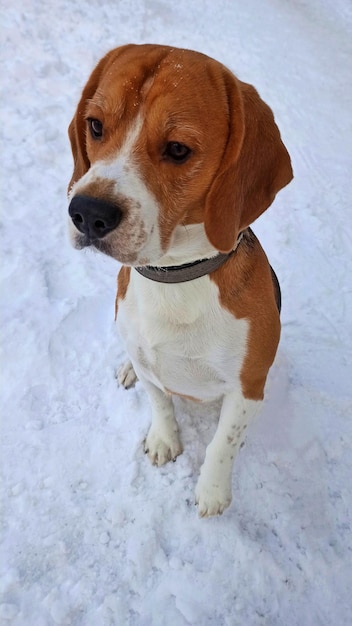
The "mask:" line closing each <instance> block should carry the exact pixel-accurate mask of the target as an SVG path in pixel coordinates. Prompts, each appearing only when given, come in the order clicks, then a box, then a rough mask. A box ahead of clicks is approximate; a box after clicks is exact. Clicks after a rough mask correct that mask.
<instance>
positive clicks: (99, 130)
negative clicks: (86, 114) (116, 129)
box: [88, 118, 103, 139]
mask: <svg viewBox="0 0 352 626" xmlns="http://www.w3.org/2000/svg"><path fill="white" fill-rule="evenodd" d="M88 124H89V130H90V134H91V135H92V137H93V139H101V137H102V136H103V125H102V123H101V122H99V120H95V119H93V118H89V120H88Z"/></svg>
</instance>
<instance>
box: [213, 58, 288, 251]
mask: <svg viewBox="0 0 352 626" xmlns="http://www.w3.org/2000/svg"><path fill="white" fill-rule="evenodd" d="M225 81H226V87H227V94H228V102H229V136H228V143H227V146H226V149H225V154H224V156H223V159H222V163H221V165H220V167H219V170H218V172H217V174H216V177H215V179H214V181H213V184H212V186H211V188H210V191H209V193H208V196H207V203H206V211H205V230H206V234H207V237H208V239H209V241H210V242H211V243H212V244H213V246H215V247H216V248H217V249H218V250H220V251H221V252H229V251H230V250H232V249H233V247H234V245H235V242H236V240H237V237H238V234H239V232H241V231H242V230H244V229H245V228H246V227H247V226H249V224H251V223H252V222H253V221H254V220H255V219H257V217H259V215H261V214H262V213H263V212H264V211H265V210H266V209H267V208H268V207H269V206H270V205H271V203H272V202H273V200H274V198H275V195H276V194H277V192H278V191H279V190H280V189H282V187H285V185H287V184H288V183H289V182H290V180H292V177H293V173H292V168H291V160H290V157H289V154H288V152H287V150H286V148H285V146H284V144H283V143H282V141H281V137H280V132H279V129H278V127H277V126H276V124H275V121H274V116H273V114H272V111H271V109H270V108H269V107H268V106H267V105H266V104H265V102H263V100H261V98H260V97H259V95H258V93H257V91H256V90H255V89H254V87H252V86H251V85H247V84H246V83H242V82H241V81H239V80H237V79H236V78H235V77H234V76H233V75H232V74H231V73H230V72H229V71H228V70H226V73H225Z"/></svg>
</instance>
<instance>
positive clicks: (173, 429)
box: [69, 44, 292, 517]
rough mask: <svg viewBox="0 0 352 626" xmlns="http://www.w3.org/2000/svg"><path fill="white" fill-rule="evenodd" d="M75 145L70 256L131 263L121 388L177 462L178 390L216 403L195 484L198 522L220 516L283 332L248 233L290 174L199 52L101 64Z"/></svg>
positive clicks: (156, 460)
mask: <svg viewBox="0 0 352 626" xmlns="http://www.w3.org/2000/svg"><path fill="white" fill-rule="evenodd" d="M69 137H70V140H71V146H72V152H73V158H74V172H73V176H72V179H71V182H70V184H69V202H70V204H69V216H70V218H69V222H70V231H71V237H72V242H73V245H74V246H75V247H76V248H77V249H81V248H84V247H86V246H94V248H96V249H98V250H100V251H101V252H104V253H106V254H108V255H110V256H112V257H113V258H115V259H116V260H117V261H120V262H121V263H122V264H123V265H122V268H121V269H120V272H119V275H118V289H117V297H116V317H117V325H118V327H119V330H120V332H121V335H122V337H123V339H124V342H125V347H126V350H127V353H128V355H129V358H130V361H128V363H127V364H126V365H124V366H123V367H122V368H121V370H120V372H119V375H118V378H119V382H120V383H121V384H122V385H124V386H125V387H126V388H127V387H129V386H130V385H132V384H133V382H134V381H135V379H136V377H137V376H138V378H139V380H140V381H141V383H142V385H143V387H144V389H145V391H146V393H147V395H148V397H149V400H150V404H151V410H152V422H151V427H150V430H149V433H148V435H147V437H146V440H145V443H144V445H145V452H146V453H148V456H149V458H150V460H151V462H152V463H153V464H155V465H163V464H164V463H166V462H167V461H170V460H175V459H176V457H177V456H178V455H179V454H181V452H182V444H181V440H180V435H179V430H178V426H177V422H176V419H175V415H174V407H173V400H172V397H173V396H174V395H178V396H183V397H186V398H192V399H194V400H196V401H201V402H204V401H210V400H213V399H215V398H221V399H222V405H221V411H220V419H219V424H218V427H217V430H216V433H215V436H214V438H213V440H212V441H211V443H210V444H209V445H208V447H207V450H206V455H205V460H204V463H203V465H202V468H201V470H200V476H199V479H198V483H197V486H196V502H197V504H198V510H199V515H200V516H205V517H206V516H211V515H217V514H221V513H222V512H223V511H224V510H225V509H226V507H228V506H229V504H230V502H231V475H232V467H233V462H234V459H235V456H236V453H237V452H238V450H239V448H240V447H241V443H242V441H243V438H244V435H245V429H246V427H247V424H248V422H249V420H250V419H251V418H252V417H253V416H254V414H255V413H256V412H257V411H258V409H259V407H260V405H261V403H262V400H263V396H264V386H265V381H266V378H267V374H268V370H269V368H270V366H271V364H272V362H273V360H274V357H275V353H276V350H277V346H278V342H279V336H280V317H279V291H280V289H279V286H278V282H277V279H276V277H275V275H274V273H273V271H272V269H271V267H270V265H269V263H268V260H267V257H266V255H265V253H264V251H263V249H262V247H261V245H260V243H259V241H258V239H257V238H256V237H255V235H254V234H253V232H252V230H251V229H250V228H249V226H250V224H251V223H252V222H253V221H254V220H255V219H256V218H257V217H258V216H259V215H261V213H263V212H264V211H265V210H266V209H267V208H268V207H269V206H270V204H271V203H272V202H273V200H274V198H275V195H276V193H277V192H278V191H279V190H280V189H281V188H282V187H284V186H285V185H287V184H288V183H289V182H290V180H291V179H292V169H291V162H290V157H289V155H288V152H287V150H286V148H285V146H284V145H283V143H282V141H281V138H280V133H279V130H278V128H277V126H276V124H275V121H274V117H273V114H272V111H271V109H270V108H269V107H268V106H267V105H266V104H265V103H264V102H263V101H262V100H261V98H260V97H259V95H258V93H257V91H256V90H255V89H254V88H253V87H252V86H251V85H248V84H246V83H243V82H241V81H240V80H238V79H237V78H236V77H235V76H234V75H233V74H232V73H231V72H230V71H229V70H228V69H227V68H226V67H224V66H223V65H221V64H220V63H218V62H217V61H215V60H213V59H211V58H209V57H207V56H205V55H203V54H200V53H197V52H193V51H190V50H182V49H176V48H171V47H168V46H159V45H149V44H148V45H133V44H131V45H126V46H122V47H119V48H117V49H115V50H112V51H111V52H109V53H108V54H107V55H106V56H105V57H104V58H103V59H102V60H101V61H100V62H99V63H98V65H97V67H96V68H95V69H94V71H93V73H92V75H91V76H90V78H89V80H88V83H87V85H86V86H85V88H84V90H83V93H82V97H81V99H80V102H79V104H78V107H77V111H76V113H75V116H74V118H73V120H72V122H71V124H70V127H69Z"/></svg>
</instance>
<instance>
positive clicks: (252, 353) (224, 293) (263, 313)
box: [210, 230, 280, 400]
mask: <svg viewBox="0 0 352 626" xmlns="http://www.w3.org/2000/svg"><path fill="white" fill-rule="evenodd" d="M210 278H211V280H213V281H214V282H215V283H216V285H217V286H218V288H219V299H220V303H221V306H223V307H224V308H225V309H227V310H228V311H229V312H230V313H232V314H233V315H234V316H235V317H236V318H237V319H243V318H244V319H246V320H247V321H248V322H249V333H248V340H247V353H246V356H245V358H244V361H243V365H242V369H241V374H240V378H241V385H242V393H243V395H244V397H245V398H248V399H251V400H262V399H263V397H264V386H265V382H266V378H267V375H268V371H269V368H270V366H271V365H272V363H273V360H274V358H275V354H276V350H277V346H278V343H279V339H280V317H279V313H278V309H277V306H276V301H275V290H274V285H273V281H272V278H271V271H270V266H269V263H268V260H267V257H266V255H265V252H264V250H263V249H262V247H261V245H260V243H259V241H258V239H257V238H256V237H255V235H254V234H253V233H252V231H250V230H249V231H246V233H245V234H244V238H243V241H242V243H241V244H240V246H239V248H238V251H237V254H236V255H234V256H233V257H232V258H231V259H230V260H229V261H228V262H227V263H226V264H225V265H224V266H222V267H221V268H220V269H218V270H216V271H215V272H213V273H212V274H211V275H210Z"/></svg>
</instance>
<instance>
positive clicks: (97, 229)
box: [68, 195, 122, 242]
mask: <svg viewBox="0 0 352 626" xmlns="http://www.w3.org/2000/svg"><path fill="white" fill-rule="evenodd" d="M68 212H69V215H70V217H71V219H72V222H73V223H74V225H75V227H76V228H77V230H79V232H80V233H82V234H83V235H85V236H86V237H87V240H88V241H90V242H93V241H95V240H97V239H101V238H102V237H105V235H107V234H108V233H110V232H111V231H112V230H114V229H115V228H116V227H117V226H118V225H119V223H120V221H121V218H122V211H121V209H120V208H119V207H118V206H116V204H113V203H112V202H107V201H106V200H101V199H100V198H91V197H89V196H79V195H78V196H74V198H72V200H71V202H70V206H69V208H68Z"/></svg>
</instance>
